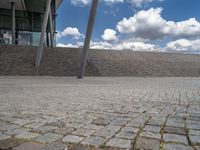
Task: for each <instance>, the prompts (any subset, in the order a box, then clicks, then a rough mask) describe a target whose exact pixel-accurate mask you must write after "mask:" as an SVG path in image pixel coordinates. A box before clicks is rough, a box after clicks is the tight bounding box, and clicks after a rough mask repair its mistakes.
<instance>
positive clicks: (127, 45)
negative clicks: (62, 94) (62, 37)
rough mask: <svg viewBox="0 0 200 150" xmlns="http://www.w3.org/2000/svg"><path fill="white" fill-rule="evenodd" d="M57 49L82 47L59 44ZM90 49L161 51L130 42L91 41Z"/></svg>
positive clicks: (143, 44) (151, 46)
mask: <svg viewBox="0 0 200 150" xmlns="http://www.w3.org/2000/svg"><path fill="white" fill-rule="evenodd" d="M56 46H57V47H74V48H78V47H82V46H83V42H77V43H75V44H62V43H59V44H57V45H56ZM90 48H92V49H112V50H132V51H157V50H158V49H159V50H161V49H160V48H159V47H158V46H157V45H154V44H148V43H144V42H130V41H122V42H117V43H112V44H111V43H109V42H106V41H98V42H95V41H91V43H90Z"/></svg>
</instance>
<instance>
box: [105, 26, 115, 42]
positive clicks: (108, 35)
mask: <svg viewBox="0 0 200 150" xmlns="http://www.w3.org/2000/svg"><path fill="white" fill-rule="evenodd" d="M116 33H117V32H116V31H115V30H113V29H106V30H104V33H103V35H102V36H101V38H102V39H103V40H104V41H116V40H117V36H116Z"/></svg>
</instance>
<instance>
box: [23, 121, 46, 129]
mask: <svg viewBox="0 0 200 150" xmlns="http://www.w3.org/2000/svg"><path fill="white" fill-rule="evenodd" d="M43 125H45V123H44V122H33V123H31V124H27V125H25V126H24V127H26V128H32V129H36V128H38V127H41V126H43Z"/></svg>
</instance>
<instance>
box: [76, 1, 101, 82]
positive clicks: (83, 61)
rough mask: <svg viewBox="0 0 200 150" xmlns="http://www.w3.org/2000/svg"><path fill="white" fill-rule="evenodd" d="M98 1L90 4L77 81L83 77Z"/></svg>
mask: <svg viewBox="0 0 200 150" xmlns="http://www.w3.org/2000/svg"><path fill="white" fill-rule="evenodd" d="M98 1H99V0H93V2H92V7H91V10H90V17H89V21H88V25H87V32H86V37H85V42H84V46H83V49H82V51H81V58H80V68H79V73H78V76H77V78H78V79H82V78H83V75H84V71H85V65H86V61H87V52H88V49H89V46H90V39H91V35H92V30H93V26H94V21H95V16H96V10H97V6H98Z"/></svg>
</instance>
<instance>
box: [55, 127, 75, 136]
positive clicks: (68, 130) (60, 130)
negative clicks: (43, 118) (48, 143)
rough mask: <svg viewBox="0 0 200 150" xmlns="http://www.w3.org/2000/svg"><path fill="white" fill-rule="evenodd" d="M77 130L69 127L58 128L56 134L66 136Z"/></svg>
mask: <svg viewBox="0 0 200 150" xmlns="http://www.w3.org/2000/svg"><path fill="white" fill-rule="evenodd" d="M74 130H75V129H74V128H68V127H63V128H57V129H55V130H54V132H55V133H58V134H62V135H66V134H69V133H72V132H73V131H74Z"/></svg>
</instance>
